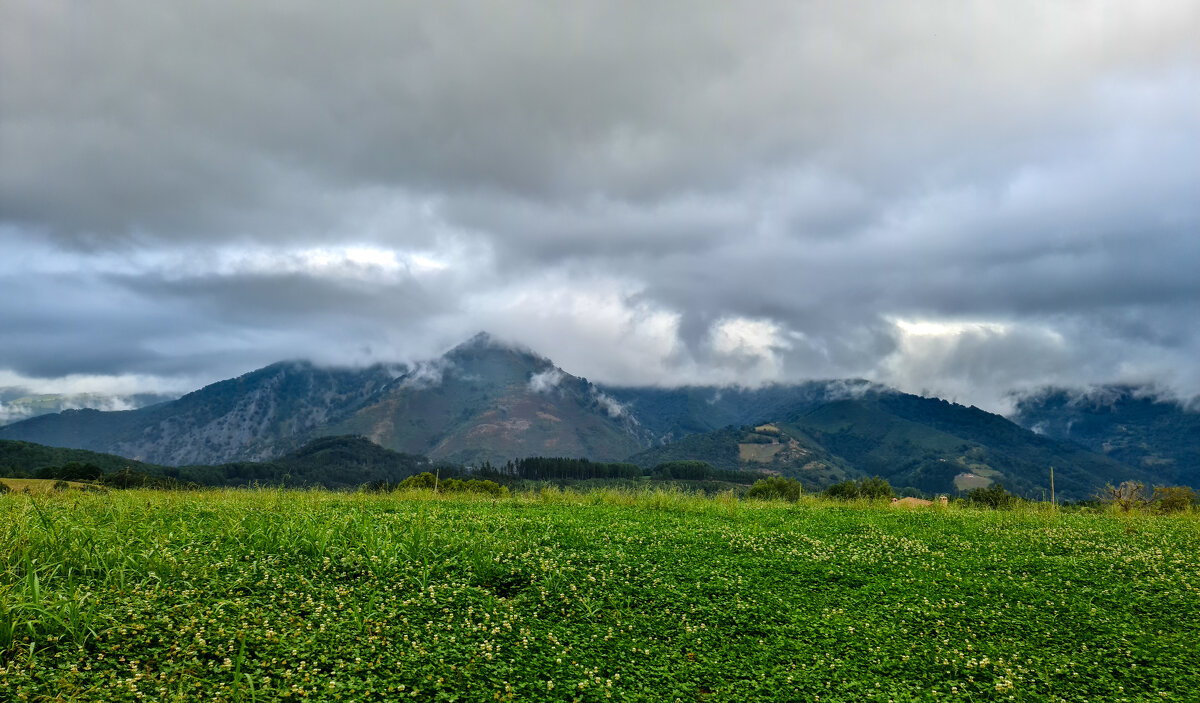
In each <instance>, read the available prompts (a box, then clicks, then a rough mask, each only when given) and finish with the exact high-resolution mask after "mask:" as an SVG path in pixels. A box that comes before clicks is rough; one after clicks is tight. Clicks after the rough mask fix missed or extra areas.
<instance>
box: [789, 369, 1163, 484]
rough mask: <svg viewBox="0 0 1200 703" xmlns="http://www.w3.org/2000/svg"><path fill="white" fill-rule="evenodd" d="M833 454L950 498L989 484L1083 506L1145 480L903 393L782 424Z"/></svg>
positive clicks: (1008, 425) (992, 418) (836, 405)
mask: <svg viewBox="0 0 1200 703" xmlns="http://www.w3.org/2000/svg"><path fill="white" fill-rule="evenodd" d="M784 425H785V426H791V427H795V428H797V429H799V430H802V431H805V432H807V433H808V434H809V435H810V436H811V437H813V439H814V440H815V441H817V442H819V443H820V444H821V445H822V446H823V447H825V448H826V449H827V450H828V451H830V452H831V453H833V454H835V455H837V456H840V457H842V458H843V459H844V460H846V462H847V463H849V464H851V465H852V466H854V467H855V468H856V469H858V470H859V471H861V472H863V473H864V474H866V475H878V476H882V477H884V478H886V479H888V481H889V482H890V483H892V485H893V486H911V487H914V488H917V489H920V490H922V491H926V492H931V493H951V492H954V491H956V490H960V491H961V490H967V489H970V488H973V487H979V486H986V485H989V484H990V483H996V482H998V483H1003V484H1004V486H1005V487H1006V488H1008V489H1009V490H1012V491H1014V492H1016V493H1018V494H1020V495H1024V496H1027V497H1030V498H1041V497H1042V493H1043V492H1045V494H1046V495H1047V496H1049V494H1050V467H1052V466H1053V467H1054V482H1055V490H1056V493H1057V495H1058V496H1059V497H1061V498H1068V499H1086V498H1090V497H1092V495H1093V494H1094V493H1095V492H1096V491H1097V490H1098V489H1099V488H1101V487H1102V486H1103V485H1104V484H1105V483H1108V482H1112V483H1119V482H1121V481H1124V480H1127V479H1146V478H1147V476H1146V474H1145V473H1144V472H1142V471H1140V470H1137V469H1134V468H1132V467H1129V466H1126V465H1123V464H1121V463H1119V462H1117V461H1113V460H1112V459H1109V458H1107V457H1104V456H1100V455H1098V454H1094V453H1092V452H1088V451H1087V450H1085V449H1084V448H1082V447H1080V446H1078V445H1076V444H1072V443H1070V442H1063V441H1060V440H1054V439H1051V438H1049V437H1043V436H1039V435H1037V434H1035V433H1033V432H1031V431H1029V430H1026V429H1024V428H1022V427H1020V426H1018V425H1016V424H1015V423H1013V422H1010V421H1008V420H1006V419H1005V418H1003V417H1001V416H999V415H995V414H992V413H989V412H985V411H983V410H980V409H979V408H975V407H964V406H962V405H958V404H955V403H949V402H947V401H944V400H940V399H937V398H923V397H919V396H915V395H909V394H906V393H898V392H892V393H881V394H878V395H876V396H873V397H868V398H863V399H859V400H844V401H835V402H833V403H828V404H826V405H823V406H821V407H819V408H815V409H813V410H810V411H807V412H804V413H799V414H796V415H793V416H792V417H790V418H788V419H787V420H786V421H785V422H784Z"/></svg>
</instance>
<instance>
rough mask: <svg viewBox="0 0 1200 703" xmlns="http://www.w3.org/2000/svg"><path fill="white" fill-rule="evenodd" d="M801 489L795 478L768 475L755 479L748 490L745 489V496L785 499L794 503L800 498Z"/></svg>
mask: <svg viewBox="0 0 1200 703" xmlns="http://www.w3.org/2000/svg"><path fill="white" fill-rule="evenodd" d="M803 491H804V488H803V486H801V485H800V482H799V481H797V480H796V479H793V478H783V477H782V476H768V477H767V478H761V479H759V480H757V481H755V482H754V485H753V486H751V487H750V490H748V491H746V497H747V498H753V499H757V500H787V501H791V502H793V503H795V502H796V501H798V500H800V494H801V493H802V492H803Z"/></svg>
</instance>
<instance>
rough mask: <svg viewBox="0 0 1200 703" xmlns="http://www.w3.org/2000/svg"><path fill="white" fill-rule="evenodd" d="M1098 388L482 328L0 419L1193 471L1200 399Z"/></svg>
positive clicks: (943, 466) (964, 482)
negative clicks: (666, 367)
mask: <svg viewBox="0 0 1200 703" xmlns="http://www.w3.org/2000/svg"><path fill="white" fill-rule="evenodd" d="M1103 401H1104V402H1100V400H1097V399H1096V398H1091V399H1090V400H1088V399H1081V398H1080V397H1077V396H1076V395H1072V394H1070V393H1067V392H1066V391H1048V392H1046V393H1044V394H1042V395H1039V396H1031V397H1028V398H1026V399H1024V400H1023V401H1022V402H1021V403H1020V405H1019V413H1018V415H1017V417H1016V419H1017V420H1018V422H1019V423H1020V424H1014V423H1013V422H1010V421H1009V420H1006V419H1005V418H1002V417H1000V416H998V415H994V414H991V413H987V412H984V411H983V410H979V409H978V408H966V407H963V406H960V405H956V404H952V403H947V402H945V401H941V400H937V399H934V398H921V397H918V396H913V395H907V394H904V393H899V392H896V391H892V390H890V389H887V388H884V387H882V386H878V385H875V384H872V383H869V382H867V381H820V382H817V381H813V382H807V383H800V384H795V385H782V384H781V385H773V386H765V387H762V388H757V389H747V388H716V387H705V386H695V387H687V388H675V389H661V388H629V387H608V386H598V385H596V384H593V383H590V382H589V381H587V379H584V378H579V377H576V376H573V375H571V374H569V373H567V372H566V371H564V370H563V369H561V368H559V367H557V366H555V365H554V363H553V362H551V361H550V360H549V359H546V358H545V357H542V356H540V355H538V354H536V353H534V352H532V351H530V350H528V349H523V348H521V347H517V346H514V345H510V344H505V343H501V342H499V341H497V340H496V339H494V338H492V337H489V336H488V335H486V334H480V335H478V336H476V337H475V338H473V339H471V340H469V341H467V342H465V343H463V344H461V345H459V346H457V347H455V348H454V349H451V350H450V351H449V352H447V353H446V354H444V355H442V356H440V357H438V358H436V359H434V360H432V361H428V362H424V363H418V364H415V365H413V366H411V367H399V366H384V365H377V366H372V367H368V368H362V369H334V368H321V367H317V366H314V365H312V364H310V363H307V362H285V363H279V364H273V365H271V366H268V367H266V368H263V369H259V370H257V371H253V372H251V373H248V374H245V375H243V376H241V377H238V378H235V379H231V380H228V381H222V382H220V383H215V384H212V385H210V386H207V387H205V388H202V389H200V390H198V391H196V392H194V393H189V394H188V395H185V396H183V397H181V398H178V399H176V400H172V401H168V402H164V403H159V404H156V405H152V406H149V407H144V408H138V409H133V410H124V411H115V412H103V411H98V410H66V411H63V412H60V413H56V414H51V415H42V416H39V417H34V418H30V419H27V420H23V421H21V422H16V423H13V424H10V425H6V426H3V427H0V439H11V440H24V441H28V442H36V443H39V444H44V445H51V446H56V447H70V448H77V449H87V450H92V451H99V452H106V453H110V454H117V455H120V456H123V457H129V458H131V459H136V460H140V461H144V462H148V463H151V464H160V465H167V466H176V467H179V466H184V465H201V464H202V465H216V464H231V463H239V462H248V461H267V460H273V459H276V458H278V457H282V456H284V455H286V454H288V453H289V452H293V451H295V450H298V449H300V448H301V447H302V446H304V445H305V444H306V443H308V442H310V441H312V440H314V439H318V438H321V437H331V436H341V435H356V436H357V435H361V436H363V437H366V438H368V439H370V440H371V441H373V442H375V443H377V444H379V445H381V446H382V447H384V448H387V449H390V450H394V451H397V452H401V453H403V454H406V455H410V456H426V457H430V458H431V459H433V460H435V461H443V462H451V463H465V464H473V465H479V464H482V463H484V462H491V463H493V464H501V463H504V462H506V461H507V460H509V459H518V458H523V457H530V456H550V457H570V458H588V459H592V460H596V461H622V460H625V459H627V458H630V457H632V460H633V461H636V462H637V463H638V464H640V465H643V466H652V465H654V464H657V463H660V462H663V461H670V460H676V459H700V460H704V461H708V462H710V463H712V464H714V465H715V466H717V467H718V468H722V469H752V470H766V471H772V472H777V473H780V474H784V475H788V476H796V477H798V478H801V479H802V480H804V481H805V482H807V483H808V484H810V485H811V486H813V487H822V486H825V485H828V484H829V483H832V482H835V481H839V480H842V479H844V478H848V477H854V476H863V475H879V476H883V477H884V478H887V479H888V480H889V481H891V482H892V484H893V485H894V486H897V487H912V488H916V489H919V490H922V491H926V492H953V491H955V490H966V489H970V488H972V487H976V486H984V485H988V484H990V483H992V482H996V481H999V482H1002V483H1004V485H1005V486H1006V487H1007V488H1009V489H1010V490H1015V491H1017V492H1019V493H1021V494H1023V495H1027V496H1031V497H1041V492H1042V491H1046V492H1048V491H1049V471H1050V467H1052V466H1053V467H1054V470H1055V487H1056V489H1057V492H1058V494H1059V495H1060V496H1063V497H1068V498H1086V497H1089V496H1090V495H1091V492H1092V491H1094V490H1096V488H1098V487H1100V486H1102V485H1103V484H1104V483H1106V482H1112V483H1118V482H1120V481H1123V480H1126V479H1137V480H1144V481H1146V482H1147V483H1159V484H1163V483H1170V484H1175V483H1190V484H1192V485H1197V484H1198V483H1200V471H1198V470H1197V466H1200V457H1198V456H1197V454H1198V453H1200V439H1198V437H1200V433H1198V428H1200V424H1198V422H1197V418H1198V415H1197V413H1195V412H1191V411H1188V410H1186V409H1184V408H1182V407H1181V406H1178V405H1172V404H1169V403H1163V402H1160V401H1156V400H1153V399H1152V398H1149V397H1147V396H1145V395H1144V394H1139V393H1137V392H1134V391H1132V390H1128V391H1119V392H1117V391H1113V392H1109V393H1108V395H1105V396H1104V398H1103ZM1021 425H1023V427H1022V426H1021ZM1031 429H1036V430H1037V431H1036V432H1035V431H1031ZM1039 433H1040V434H1039Z"/></svg>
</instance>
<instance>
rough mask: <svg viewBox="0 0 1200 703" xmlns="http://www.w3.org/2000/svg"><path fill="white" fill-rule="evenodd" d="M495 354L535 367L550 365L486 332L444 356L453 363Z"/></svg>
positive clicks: (526, 348) (527, 351) (536, 355)
mask: <svg viewBox="0 0 1200 703" xmlns="http://www.w3.org/2000/svg"><path fill="white" fill-rule="evenodd" d="M495 352H500V353H503V354H506V355H511V356H514V357H518V358H522V359H524V360H525V361H527V362H533V363H534V365H536V366H543V365H545V364H551V363H552V362H551V361H550V360H549V359H548V358H546V357H545V356H542V355H541V354H538V353H537V352H535V351H533V350H532V349H530V348H528V347H525V346H522V345H520V344H514V343H512V342H507V341H504V340H501V339H499V338H497V337H495V336H493V335H492V334H490V333H488V332H479V333H478V334H476V335H475V336H474V337H471V338H470V339H468V340H467V341H465V342H463V343H462V344H459V345H458V346H456V347H454V348H453V349H451V350H450V351H448V352H446V355H445V356H446V358H449V359H452V360H455V361H462V360H464V359H468V358H478V357H482V356H490V355H491V354H492V353H495Z"/></svg>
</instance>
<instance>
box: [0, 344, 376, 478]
mask: <svg viewBox="0 0 1200 703" xmlns="http://www.w3.org/2000/svg"><path fill="white" fill-rule="evenodd" d="M395 371H396V370H395V369H393V368H391V367H386V366H382V365H377V366H372V367H368V368H365V369H330V368H319V367H316V366H313V365H312V364H310V363H307V362H282V363H278V364H272V365H271V366H267V367H266V368H262V369H259V370H257V371H253V372H250V373H248V374H245V375H243V376H239V377H238V378H234V379H230V380H227V381H221V382H218V383H214V384H212V385H210V386H206V387H204V388H202V389H200V390H198V391H195V392H193V393H189V394H187V395H185V396H183V397H182V398H179V399H178V400H173V401H170V402H166V403H159V404H157V405H152V406H150V407H146V408H139V409H137V410H124V411H115V412H104V411H99V410H67V411H63V412H61V413H57V414H54V415H42V416H39V417H34V418H30V419H28V420H24V421H21V422H17V423H14V424H11V425H6V426H4V427H0V439H19V440H24V441H29V442H37V443H39V444H46V445H50V446H56V447H70V448H75V449H89V450H92V451H97V452H105V453H109V454H118V455H120V456H124V457H129V458H131V459H137V460H139V461H145V462H148V463H152V464H166V465H171V466H179V465H183V464H218V463H223V462H229V461H254V460H263V459H272V458H275V457H277V456H280V455H281V454H284V453H286V452H287V451H290V450H292V449H295V448H297V447H299V446H300V445H302V444H303V443H304V442H305V441H306V440H308V439H310V438H311V437H312V435H313V433H314V432H315V430H317V429H318V428H321V427H324V426H326V425H328V424H329V423H330V422H334V421H337V420H338V419H340V418H341V417H342V416H344V415H346V414H348V413H350V412H352V411H353V410H355V409H357V408H358V407H359V406H360V405H362V404H363V403H364V402H366V401H367V400H368V399H370V398H372V397H373V396H374V395H375V394H376V393H378V392H379V390H380V389H381V388H383V387H385V386H386V385H387V384H388V383H390V382H391V381H392V379H393V376H394V375H395Z"/></svg>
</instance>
